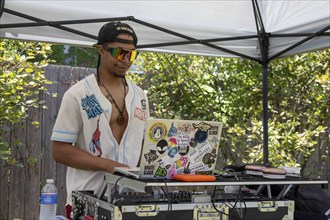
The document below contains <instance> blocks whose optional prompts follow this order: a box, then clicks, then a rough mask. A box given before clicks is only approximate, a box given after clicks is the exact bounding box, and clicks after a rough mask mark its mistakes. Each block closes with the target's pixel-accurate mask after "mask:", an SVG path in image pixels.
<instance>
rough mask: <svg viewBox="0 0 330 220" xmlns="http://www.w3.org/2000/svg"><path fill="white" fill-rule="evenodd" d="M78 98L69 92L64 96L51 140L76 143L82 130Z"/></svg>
mask: <svg viewBox="0 0 330 220" xmlns="http://www.w3.org/2000/svg"><path fill="white" fill-rule="evenodd" d="M79 103H80V102H79V100H77V98H76V97H75V96H74V95H73V94H71V93H69V92H68V91H67V92H66V93H65V94H64V96H63V99H62V103H61V107H60V109H59V112H58V115H57V118H56V122H55V126H54V128H53V133H52V136H51V140H53V141H62V142H68V143H76V142H77V140H78V134H79V132H80V130H81V128H82V124H83V123H82V117H81V112H80V104H79Z"/></svg>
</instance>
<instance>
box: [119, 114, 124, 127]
mask: <svg viewBox="0 0 330 220" xmlns="http://www.w3.org/2000/svg"><path fill="white" fill-rule="evenodd" d="M117 122H118V124H120V125H122V124H124V122H125V118H124V116H123V115H119V116H118V118H117Z"/></svg>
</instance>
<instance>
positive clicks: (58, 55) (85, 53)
mask: <svg viewBox="0 0 330 220" xmlns="http://www.w3.org/2000/svg"><path fill="white" fill-rule="evenodd" d="M49 59H52V60H53V62H54V63H55V64H58V65H63V64H66V65H70V66H75V67H79V66H81V67H90V68H95V67H96V65H97V59H98V52H97V49H96V48H86V47H78V46H66V47H65V46H64V45H52V53H51V55H50V56H49Z"/></svg>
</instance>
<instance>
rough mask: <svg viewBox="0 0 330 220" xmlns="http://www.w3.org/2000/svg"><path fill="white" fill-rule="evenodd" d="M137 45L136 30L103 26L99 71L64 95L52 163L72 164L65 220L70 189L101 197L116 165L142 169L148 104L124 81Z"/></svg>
mask: <svg viewBox="0 0 330 220" xmlns="http://www.w3.org/2000/svg"><path fill="white" fill-rule="evenodd" d="M136 45H137V37H136V34H135V32H134V30H133V29H132V27H130V26H129V25H127V24H125V23H120V22H111V23H107V24H105V25H104V26H103V27H102V28H101V29H100V31H99V35H98V42H97V44H96V46H97V48H98V52H99V60H98V65H97V73H96V74H92V75H90V76H88V77H86V78H85V79H83V80H81V81H79V82H78V83H76V84H75V85H73V86H72V87H71V88H70V89H69V90H68V91H67V92H66V93H65V94H64V96H63V100H62V104H61V108H60V110H59V113H58V116H57V119H56V123H55V126H54V129H53V133H52V137H51V140H53V147H52V154H53V157H54V159H55V160H56V161H57V162H59V163H62V164H65V165H67V166H68V170H67V175H66V187H67V206H66V209H67V217H69V215H70V212H71V208H72V207H71V203H72V196H71V195H72V191H78V190H93V191H94V193H95V194H101V192H102V190H103V188H104V186H105V183H104V174H105V173H113V172H114V167H119V166H130V167H136V166H137V165H138V160H139V155H140V151H141V146H142V139H143V132H144V127H145V122H146V120H147V118H148V117H149V105H148V99H147V96H146V94H145V93H144V92H143V91H142V89H141V88H139V87H138V86H136V85H134V84H132V82H130V81H128V80H126V79H125V73H126V71H127V70H128V69H129V67H130V66H131V64H132V62H133V61H134V59H135V58H136V56H137V51H135V48H136Z"/></svg>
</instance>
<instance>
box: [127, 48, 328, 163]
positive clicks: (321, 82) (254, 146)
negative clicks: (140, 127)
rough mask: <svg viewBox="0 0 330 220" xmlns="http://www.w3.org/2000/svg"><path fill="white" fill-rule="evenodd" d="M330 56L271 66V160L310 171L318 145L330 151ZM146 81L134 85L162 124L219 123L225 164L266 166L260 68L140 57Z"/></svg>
mask: <svg viewBox="0 0 330 220" xmlns="http://www.w3.org/2000/svg"><path fill="white" fill-rule="evenodd" d="M329 57H330V50H325V51H318V52H314V53H308V54H303V55H296V56H293V57H290V58H285V59H279V60H275V61H273V62H272V63H271V64H270V65H269V80H268V81H269V103H268V104H269V160H270V163H271V164H273V165H274V166H278V165H290V166H304V164H305V161H306V159H307V158H308V157H309V156H310V155H311V153H312V152H313V151H314V149H315V148H316V146H317V145H318V142H319V141H320V140H322V141H326V143H328V144H329V137H328V136H327V135H326V131H327V129H328V130H329V121H330V120H329V119H330V113H329V111H328V108H329V102H330V101H329V100H330V97H329V94H330V93H329V90H330V86H329V85H330V73H329ZM138 64H139V65H140V66H143V71H144V72H145V74H143V75H136V74H131V75H130V77H131V79H132V80H134V81H136V82H137V83H138V84H139V85H140V86H141V87H143V88H145V89H146V90H147V91H148V96H149V102H150V105H151V109H152V112H151V115H152V116H153V117H158V118H179V119H202V120H219V121H222V122H223V123H224V129H223V135H222V137H223V139H222V141H221V149H222V150H223V151H224V152H227V153H228V154H230V156H228V155H227V157H226V159H227V162H228V163H230V162H247V163H262V162H263V160H262V158H263V154H262V153H263V151H262V145H263V140H262V138H263V127H262V118H263V113H262V111H263V110H262V69H261V66H260V65H259V64H258V63H255V62H252V61H248V60H243V59H227V58H214V57H200V56H188V55H173V54H156V53H141V55H140V57H139V61H138Z"/></svg>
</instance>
